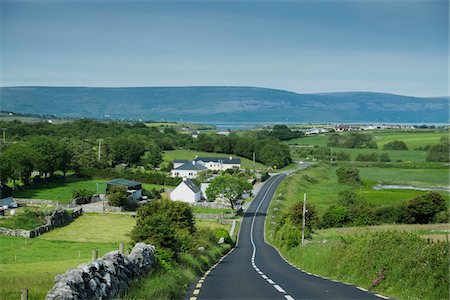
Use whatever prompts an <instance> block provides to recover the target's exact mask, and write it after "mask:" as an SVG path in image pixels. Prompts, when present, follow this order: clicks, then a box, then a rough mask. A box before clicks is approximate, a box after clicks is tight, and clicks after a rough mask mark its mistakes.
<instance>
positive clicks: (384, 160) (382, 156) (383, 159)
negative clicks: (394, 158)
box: [380, 153, 391, 162]
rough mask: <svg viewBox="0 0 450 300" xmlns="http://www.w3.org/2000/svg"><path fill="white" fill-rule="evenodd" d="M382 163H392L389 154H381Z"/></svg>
mask: <svg viewBox="0 0 450 300" xmlns="http://www.w3.org/2000/svg"><path fill="white" fill-rule="evenodd" d="M380 161H381V162H390V161H391V159H390V158H389V154H388V153H381V154H380Z"/></svg>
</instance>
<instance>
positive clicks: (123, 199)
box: [107, 186, 128, 206]
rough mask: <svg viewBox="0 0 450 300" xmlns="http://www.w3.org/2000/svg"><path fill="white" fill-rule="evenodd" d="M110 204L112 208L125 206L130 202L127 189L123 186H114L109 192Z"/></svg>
mask: <svg viewBox="0 0 450 300" xmlns="http://www.w3.org/2000/svg"><path fill="white" fill-rule="evenodd" d="M107 197H108V204H109V205H111V206H125V205H126V204H127V201H128V193H127V189H126V188H125V187H122V186H112V187H110V188H109V189H108V191H107Z"/></svg>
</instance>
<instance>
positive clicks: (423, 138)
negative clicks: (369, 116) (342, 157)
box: [288, 130, 449, 150]
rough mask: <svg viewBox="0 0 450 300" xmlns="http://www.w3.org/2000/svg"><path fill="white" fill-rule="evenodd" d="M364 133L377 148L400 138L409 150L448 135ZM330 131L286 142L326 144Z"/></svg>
mask: <svg viewBox="0 0 450 300" xmlns="http://www.w3.org/2000/svg"><path fill="white" fill-rule="evenodd" d="M364 133H366V134H371V135H373V136H374V137H375V141H376V142H377V145H378V148H379V149H383V145H385V144H387V143H389V142H392V141H394V140H401V141H403V142H405V144H406V145H407V146H408V149H409V150H414V149H415V148H417V147H423V146H426V145H430V144H437V143H439V139H440V138H441V137H443V136H448V134H449V132H448V131H432V130H420V131H394V130H378V131H364ZM331 134H332V133H327V134H321V135H315V136H310V137H303V138H298V139H293V140H290V141H289V142H288V144H291V145H318V146H326V145H327V142H328V137H329V136H330V135H331Z"/></svg>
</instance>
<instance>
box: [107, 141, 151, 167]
mask: <svg viewBox="0 0 450 300" xmlns="http://www.w3.org/2000/svg"><path fill="white" fill-rule="evenodd" d="M110 150H111V158H112V162H113V164H115V165H116V164H120V163H130V164H132V163H137V162H139V160H140V159H141V157H142V155H144V153H145V144H144V142H142V141H140V140H139V138H138V137H119V138H115V139H112V140H111V141H110Z"/></svg>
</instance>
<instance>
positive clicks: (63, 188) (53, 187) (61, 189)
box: [14, 176, 166, 203]
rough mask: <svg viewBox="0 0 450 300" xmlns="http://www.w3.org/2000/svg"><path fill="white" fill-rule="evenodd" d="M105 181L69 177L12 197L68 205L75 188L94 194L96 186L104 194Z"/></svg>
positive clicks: (149, 186)
mask: <svg viewBox="0 0 450 300" xmlns="http://www.w3.org/2000/svg"><path fill="white" fill-rule="evenodd" d="M107 181H108V180H104V179H86V178H77V177H70V176H69V177H66V178H65V179H61V180H57V181H55V182H50V183H44V184H42V185H40V186H38V187H32V188H27V189H23V190H22V189H21V190H17V191H16V192H15V193H14V196H15V197H17V198H26V199H43V200H53V201H59V202H61V203H69V202H71V201H72V199H73V198H72V192H73V190H74V189H75V188H77V189H87V190H91V191H92V193H93V194H95V193H97V184H98V188H99V190H98V192H99V193H100V194H104V193H105V190H106V182H107ZM142 187H143V188H144V189H148V190H151V189H152V188H156V189H160V188H166V186H162V185H156V184H149V183H143V184H142Z"/></svg>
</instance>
